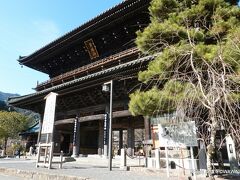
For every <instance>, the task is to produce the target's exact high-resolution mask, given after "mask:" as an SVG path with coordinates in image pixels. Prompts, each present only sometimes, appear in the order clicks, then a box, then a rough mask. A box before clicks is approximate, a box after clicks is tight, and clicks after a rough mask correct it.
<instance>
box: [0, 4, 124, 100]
mask: <svg viewBox="0 0 240 180" xmlns="http://www.w3.org/2000/svg"><path fill="white" fill-rule="evenodd" d="M121 1H122V0H87V1H85V0H68V1H67V0H0V3H1V5H0V91H3V92H9V93H19V94H21V95H24V94H28V93H32V92H34V90H32V88H34V87H35V86H36V84H37V81H39V82H43V81H45V80H47V79H48V76H47V75H46V74H43V73H40V72H38V71H35V70H32V69H30V68H27V67H23V68H21V66H20V65H19V64H18V62H17V59H18V57H19V55H21V56H25V55H29V54H31V53H32V52H34V51H35V50H37V49H39V48H41V47H42V46H44V45H46V44H48V43H49V42H51V41H53V40H54V39H56V38H58V37H60V36H62V35H64V34H65V33H67V32H68V31H70V30H72V29H74V28H76V27H77V26H79V25H81V24H83V23H84V22H86V21H88V20H90V19H92V18H93V17H95V16H96V15H98V14H100V13H101V12H103V11H105V10H107V9H109V8H110V7H112V6H114V5H116V4H118V3H120V2H121Z"/></svg>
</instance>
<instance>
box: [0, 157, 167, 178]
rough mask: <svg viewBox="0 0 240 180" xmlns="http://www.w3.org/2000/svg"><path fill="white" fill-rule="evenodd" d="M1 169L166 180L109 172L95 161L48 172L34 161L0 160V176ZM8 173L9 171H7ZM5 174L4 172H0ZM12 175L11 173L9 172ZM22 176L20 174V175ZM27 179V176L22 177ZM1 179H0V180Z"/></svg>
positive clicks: (152, 175)
mask: <svg viewBox="0 0 240 180" xmlns="http://www.w3.org/2000/svg"><path fill="white" fill-rule="evenodd" d="M1 168H5V169H17V170H21V171H24V172H25V171H28V172H37V173H43V174H50V175H61V176H77V177H82V179H99V180H118V179H119V180H126V179H132V180H135V179H136V180H146V179H148V180H159V179H160V177H161V179H162V180H164V179H166V177H165V178H164V177H163V176H162V173H159V174H158V173H153V172H149V173H147V172H145V173H143V172H142V173H141V172H140V171H124V170H121V169H120V168H119V167H116V166H115V165H114V166H113V170H112V171H111V172H110V171H109V170H108V168H107V166H104V165H99V163H98V162H97V161H96V163H95V164H89V163H87V162H86V161H85V162H84V161H83V162H80V161H75V162H68V163H65V164H64V165H63V169H58V167H57V165H53V169H51V170H48V169H46V168H35V160H24V159H0V174H1V172H2V170H1ZM8 172H9V171H8ZM2 173H5V172H2ZM11 173H12V172H11ZM21 174H23V173H22V172H21V173H20V175H21ZM18 175H19V174H18ZM23 177H25V178H29V177H28V176H25V175H24V176H23ZM0 179H1V178H0Z"/></svg>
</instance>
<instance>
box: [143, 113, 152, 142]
mask: <svg viewBox="0 0 240 180" xmlns="http://www.w3.org/2000/svg"><path fill="white" fill-rule="evenodd" d="M144 128H145V140H150V139H151V124H150V118H149V117H148V116H145V117H144Z"/></svg>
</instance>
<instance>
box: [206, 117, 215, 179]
mask: <svg viewBox="0 0 240 180" xmlns="http://www.w3.org/2000/svg"><path fill="white" fill-rule="evenodd" d="M217 127H218V124H217V121H215V119H214V118H212V125H211V130H210V142H209V145H208V146H207V174H208V175H209V176H211V177H212V159H213V155H214V152H215V147H216V143H215V137H216V133H217Z"/></svg>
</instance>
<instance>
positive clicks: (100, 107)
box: [56, 101, 128, 117]
mask: <svg viewBox="0 0 240 180" xmlns="http://www.w3.org/2000/svg"><path fill="white" fill-rule="evenodd" d="M127 104H128V101H121V102H114V104H113V108H118V107H125V106H127ZM105 107H106V104H99V105H95V106H89V107H85V108H79V109H73V110H69V111H63V112H57V113H56V116H57V117H58V116H73V115H77V114H81V113H87V112H94V111H95V112H96V111H104V110H105Z"/></svg>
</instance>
